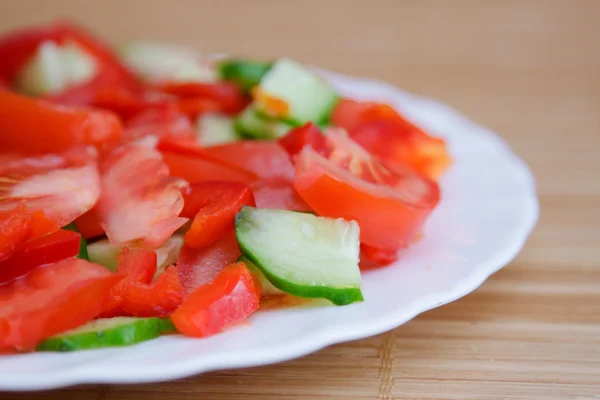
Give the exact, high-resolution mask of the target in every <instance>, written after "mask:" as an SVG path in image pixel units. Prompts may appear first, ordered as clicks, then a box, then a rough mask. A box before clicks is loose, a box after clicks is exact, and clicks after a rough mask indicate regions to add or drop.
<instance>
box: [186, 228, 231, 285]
mask: <svg viewBox="0 0 600 400" xmlns="http://www.w3.org/2000/svg"><path fill="white" fill-rule="evenodd" d="M240 254H241V253H240V248H239V246H238V243H237V240H236V238H235V233H234V232H233V231H232V232H230V233H229V234H227V235H225V237H223V238H222V239H220V240H218V241H217V242H215V243H213V244H212V245H211V246H208V247H205V248H203V249H194V248H192V247H189V246H185V245H184V246H183V247H182V248H181V252H180V253H179V259H178V260H177V273H178V274H179V279H180V280H181V283H182V285H183V287H184V289H185V292H186V293H191V292H193V291H194V290H195V289H196V288H197V287H198V286H200V285H204V284H206V283H210V282H212V281H213V280H214V279H215V277H216V276H217V275H218V274H219V272H221V271H222V270H223V268H225V267H226V266H227V265H229V264H231V263H234V262H235V261H236V260H237V259H238V258H239V257H240Z"/></svg>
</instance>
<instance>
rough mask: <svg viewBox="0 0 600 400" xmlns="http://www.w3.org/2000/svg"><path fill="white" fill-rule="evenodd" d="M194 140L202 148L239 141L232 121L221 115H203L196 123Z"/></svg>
mask: <svg viewBox="0 0 600 400" xmlns="http://www.w3.org/2000/svg"><path fill="white" fill-rule="evenodd" d="M196 139H197V141H198V143H200V144H201V145H202V146H204V147H208V146H215V145H219V144H224V143H229V142H235V141H237V140H239V137H238V134H237V132H236V131H235V128H234V127H233V119H232V118H231V117H228V116H226V115H221V114H204V115H201V116H200V117H199V118H198V121H197V122H196Z"/></svg>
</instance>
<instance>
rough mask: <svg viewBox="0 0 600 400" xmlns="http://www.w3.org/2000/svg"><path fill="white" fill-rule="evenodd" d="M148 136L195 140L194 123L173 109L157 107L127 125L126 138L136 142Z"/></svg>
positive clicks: (131, 120)
mask: <svg viewBox="0 0 600 400" xmlns="http://www.w3.org/2000/svg"><path fill="white" fill-rule="evenodd" d="M148 135H155V136H159V137H161V136H178V137H186V138H192V139H193V138H195V137H196V131H195V129H194V127H193V126H192V122H191V121H190V120H189V118H188V117H186V116H185V115H184V114H182V113H181V112H179V111H177V109H175V108H173V107H159V108H157V107H155V108H150V109H147V110H144V111H142V112H140V113H138V114H137V115H135V116H134V117H132V118H131V119H129V120H128V121H127V122H126V123H125V131H124V136H125V138H126V139H127V140H135V139H139V138H142V137H145V136H148Z"/></svg>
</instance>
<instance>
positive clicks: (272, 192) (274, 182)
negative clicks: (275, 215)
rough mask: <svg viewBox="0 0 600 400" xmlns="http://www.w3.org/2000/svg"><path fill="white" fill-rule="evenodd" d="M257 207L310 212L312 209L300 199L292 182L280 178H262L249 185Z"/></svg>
mask: <svg viewBox="0 0 600 400" xmlns="http://www.w3.org/2000/svg"><path fill="white" fill-rule="evenodd" d="M250 187H251V188H252V193H254V201H255V202H256V206H257V207H258V208H271V209H278V210H289V211H301V212H310V211H312V209H311V208H310V207H309V206H308V204H306V203H305V202H304V200H302V198H301V197H300V195H298V192H297V191H296V189H294V186H293V183H292V181H290V180H287V179H282V178H272V179H262V180H260V181H256V182H254V183H253V184H251V186H250Z"/></svg>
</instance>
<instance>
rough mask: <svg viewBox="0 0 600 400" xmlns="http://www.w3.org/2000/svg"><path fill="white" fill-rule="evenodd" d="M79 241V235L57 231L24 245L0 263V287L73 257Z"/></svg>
mask: <svg viewBox="0 0 600 400" xmlns="http://www.w3.org/2000/svg"><path fill="white" fill-rule="evenodd" d="M80 241H81V235H80V234H79V233H77V232H72V231H66V230H59V231H56V232H54V233H51V234H49V235H46V236H42V237H40V238H38V239H35V240H32V241H30V242H28V243H26V244H24V245H23V246H22V247H21V249H20V250H19V251H17V252H16V253H14V254H13V255H12V256H11V257H10V258H9V259H7V260H4V261H2V262H0V285H1V284H3V283H4V282H8V281H11V280H13V279H15V278H18V277H20V276H23V275H25V274H27V273H28V272H29V271H31V270H32V269H34V268H36V267H39V266H40V265H46V264H53V263H56V262H59V261H62V260H64V259H67V258H71V257H75V256H76V255H77V254H78V253H79V242H80Z"/></svg>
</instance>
